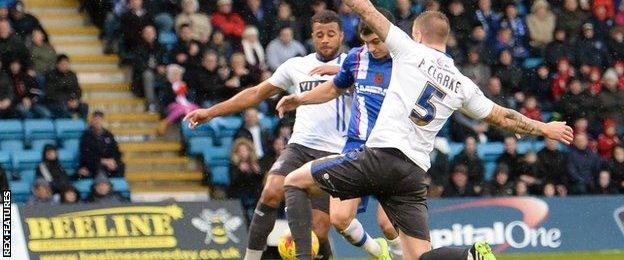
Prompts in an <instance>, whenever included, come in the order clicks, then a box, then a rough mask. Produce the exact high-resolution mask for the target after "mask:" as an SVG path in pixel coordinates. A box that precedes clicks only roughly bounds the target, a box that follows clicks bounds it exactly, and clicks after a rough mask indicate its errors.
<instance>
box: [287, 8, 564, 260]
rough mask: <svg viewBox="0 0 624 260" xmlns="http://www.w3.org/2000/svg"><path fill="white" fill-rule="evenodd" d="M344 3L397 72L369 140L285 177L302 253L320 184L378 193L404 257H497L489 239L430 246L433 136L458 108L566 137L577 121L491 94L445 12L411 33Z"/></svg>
mask: <svg viewBox="0 0 624 260" xmlns="http://www.w3.org/2000/svg"><path fill="white" fill-rule="evenodd" d="M344 3H346V4H347V5H348V6H349V7H351V8H352V9H353V10H354V11H355V12H356V13H357V14H358V15H359V16H360V17H361V19H362V20H363V21H364V22H366V23H367V24H369V26H371V28H372V29H373V30H374V31H375V32H376V34H377V35H378V36H380V38H381V39H382V40H384V42H385V43H386V46H387V47H388V49H389V50H390V53H391V56H392V59H393V65H392V79H391V81H390V85H389V87H388V91H387V93H386V97H385V99H384V102H383V104H382V106H381V110H380V113H379V117H378V119H377V122H376V124H375V127H374V128H373V130H372V132H371V134H370V136H369V139H368V141H367V142H366V144H365V146H364V148H362V149H359V150H357V151H352V152H348V153H346V154H343V155H337V156H329V157H326V158H323V159H319V160H315V161H313V162H311V163H308V164H306V165H304V166H303V167H301V168H299V169H298V170H296V171H294V172H292V173H291V174H289V175H288V176H287V177H286V182H285V186H284V187H285V190H286V206H287V207H288V208H289V209H291V210H290V211H289V214H288V221H289V225H290V228H291V230H293V232H292V233H293V236H294V239H295V243H296V245H297V247H296V249H297V256H298V259H310V251H309V248H310V237H309V235H297V234H309V232H310V231H309V229H310V224H309V210H307V211H306V210H305V208H306V207H305V206H306V205H309V203H310V202H309V198H308V197H305V196H302V194H306V193H308V194H309V195H311V196H314V195H315V194H318V192H319V191H320V190H324V191H326V192H328V193H330V195H332V196H333V197H338V198H341V199H352V198H357V197H362V196H366V195H374V196H376V197H377V198H378V199H379V202H380V204H381V205H382V206H383V208H384V210H385V212H386V214H387V215H388V217H389V218H390V220H391V221H392V222H393V224H394V225H395V226H396V227H398V229H399V234H400V235H399V236H400V238H401V243H402V244H401V245H402V248H403V256H404V259H425V260H428V259H449V260H454V259H458V260H459V259H469V260H470V259H487V260H490V259H495V257H494V255H493V254H492V252H491V250H490V248H489V246H488V245H487V243H483V242H477V243H475V245H473V247H472V248H469V249H458V248H448V247H442V248H438V249H435V250H431V243H430V242H429V241H430V238H429V229H428V225H427V217H428V214H427V206H426V194H427V186H428V183H427V182H426V179H427V178H426V177H427V173H426V171H427V169H428V168H429V166H430V159H429V153H430V152H431V151H432V149H433V142H434V137H435V136H436V134H437V133H438V131H439V130H440V128H442V126H443V125H444V123H445V122H446V120H447V119H448V117H450V116H451V114H452V113H453V112H454V111H456V110H461V111H462V112H464V113H466V114H468V115H470V116H472V117H474V118H477V119H483V120H484V121H485V122H487V123H489V124H492V125H495V126H498V127H500V128H503V129H506V130H508V131H511V132H513V133H516V134H519V135H525V134H528V135H536V136H544V137H547V138H550V139H554V140H557V141H561V142H563V143H565V144H569V143H570V141H571V140H572V138H573V133H572V129H571V128H570V127H568V126H566V125H565V123H564V122H551V123H542V122H539V121H535V120H531V119H529V118H526V117H525V116H523V115H521V114H520V113H518V112H516V111H514V110H512V109H507V108H503V107H500V106H498V105H496V104H494V103H493V102H492V101H490V100H489V99H488V98H486V97H485V96H484V95H483V93H482V92H481V91H480V90H479V87H478V86H476V85H475V84H474V83H473V82H472V81H470V80H469V79H468V78H467V77H465V76H464V75H462V74H461V73H460V72H459V70H458V69H457V68H456V67H455V65H454V63H453V60H452V59H451V58H449V57H448V56H447V55H446V54H445V51H446V40H447V38H448V34H449V32H450V27H449V22H448V19H447V18H446V16H445V15H444V14H442V13H440V12H424V13H422V14H421V15H420V16H418V17H417V18H416V19H415V21H414V25H413V28H412V38H413V39H411V38H410V37H409V36H408V35H407V34H405V33H404V32H403V31H401V30H400V29H399V28H398V27H396V26H394V25H392V24H391V23H390V22H389V21H388V20H387V19H386V18H385V17H384V16H383V15H382V14H381V13H379V12H378V11H377V10H376V9H375V7H374V6H373V5H372V4H371V3H370V1H368V0H345V2H344ZM297 207H300V208H297ZM295 208H296V210H295ZM295 229H296V232H295V231H294V230H295ZM306 232H307V233H306Z"/></svg>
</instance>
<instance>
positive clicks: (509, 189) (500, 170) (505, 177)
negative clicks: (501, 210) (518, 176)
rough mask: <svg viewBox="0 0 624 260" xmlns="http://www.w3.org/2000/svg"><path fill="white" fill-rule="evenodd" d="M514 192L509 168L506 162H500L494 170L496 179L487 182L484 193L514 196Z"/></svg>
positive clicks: (487, 194)
mask: <svg viewBox="0 0 624 260" xmlns="http://www.w3.org/2000/svg"><path fill="white" fill-rule="evenodd" d="M513 192H514V189H513V183H512V182H510V181H509V168H507V165H505V164H499V165H498V166H496V169H495V170H494V179H492V180H490V181H489V182H487V183H486V184H485V187H484V189H483V195H486V196H512V195H513Z"/></svg>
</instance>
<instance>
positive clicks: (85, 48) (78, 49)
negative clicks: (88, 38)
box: [55, 42, 102, 55]
mask: <svg viewBox="0 0 624 260" xmlns="http://www.w3.org/2000/svg"><path fill="white" fill-rule="evenodd" d="M88 43H90V42H87V43H84V44H83V43H79V44H56V45H55V49H56V52H58V53H65V54H67V55H81V54H91V53H101V52H102V43H100V42H97V43H96V42H93V43H94V44H88Z"/></svg>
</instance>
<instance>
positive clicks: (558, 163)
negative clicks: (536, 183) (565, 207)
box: [537, 139, 568, 194]
mask: <svg viewBox="0 0 624 260" xmlns="http://www.w3.org/2000/svg"><path fill="white" fill-rule="evenodd" d="M544 143H545V146H544V148H542V150H540V151H539V152H537V178H538V179H539V180H540V181H541V182H542V183H551V184H553V185H555V188H556V190H557V192H558V193H559V194H566V193H567V190H566V185H567V177H568V171H567V169H568V168H567V165H568V163H567V160H568V156H567V155H566V154H565V153H563V152H561V151H559V150H558V149H557V144H558V143H557V141H555V140H552V139H546V140H544Z"/></svg>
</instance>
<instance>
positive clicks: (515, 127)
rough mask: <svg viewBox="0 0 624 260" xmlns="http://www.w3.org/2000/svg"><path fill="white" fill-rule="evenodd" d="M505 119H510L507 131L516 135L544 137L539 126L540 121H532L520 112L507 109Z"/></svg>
mask: <svg viewBox="0 0 624 260" xmlns="http://www.w3.org/2000/svg"><path fill="white" fill-rule="evenodd" d="M505 110H506V111H505V112H506V114H505V118H506V119H508V121H509V125H508V127H507V130H509V131H511V132H513V133H516V134H521V135H522V134H529V135H542V131H541V130H540V129H539V127H538V126H537V124H538V123H539V122H538V121H535V120H533V119H530V118H528V117H526V116H524V115H522V114H520V113H519V112H518V111H516V110H513V109H509V108H507V109H505Z"/></svg>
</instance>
